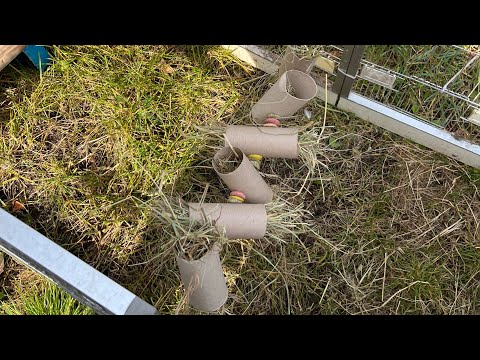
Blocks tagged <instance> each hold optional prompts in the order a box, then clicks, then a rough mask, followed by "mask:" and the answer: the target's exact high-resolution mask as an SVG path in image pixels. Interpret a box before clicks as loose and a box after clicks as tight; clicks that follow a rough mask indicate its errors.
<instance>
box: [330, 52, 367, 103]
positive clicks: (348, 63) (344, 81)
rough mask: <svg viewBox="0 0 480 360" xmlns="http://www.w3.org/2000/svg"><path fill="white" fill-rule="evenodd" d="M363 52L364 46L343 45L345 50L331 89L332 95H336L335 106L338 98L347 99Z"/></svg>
mask: <svg viewBox="0 0 480 360" xmlns="http://www.w3.org/2000/svg"><path fill="white" fill-rule="evenodd" d="M364 50H365V45H345V50H344V52H343V56H342V59H341V60H340V64H339V66H338V70H337V77H336V80H335V83H334V84H333V87H332V91H333V93H335V94H336V95H337V100H336V101H335V105H337V104H338V101H339V100H340V98H347V97H348V95H349V94H350V90H351V89H352V86H353V82H354V81H355V78H356V76H357V72H358V69H359V67H360V61H361V60H362V55H363V51H364Z"/></svg>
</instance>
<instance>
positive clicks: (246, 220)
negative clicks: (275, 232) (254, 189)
mask: <svg viewBox="0 0 480 360" xmlns="http://www.w3.org/2000/svg"><path fill="white" fill-rule="evenodd" d="M188 211H189V217H190V220H191V221H197V222H199V223H202V224H203V223H205V222H207V221H208V222H210V221H211V222H212V223H213V224H214V225H215V227H216V228H217V230H218V231H219V232H223V233H224V234H225V236H226V237H227V238H229V239H262V238H263V237H264V236H265V232H266V231H267V211H266V210H265V205H264V204H229V203H212V204H207V203H189V204H188Z"/></svg>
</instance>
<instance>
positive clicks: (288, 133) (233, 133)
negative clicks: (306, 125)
mask: <svg viewBox="0 0 480 360" xmlns="http://www.w3.org/2000/svg"><path fill="white" fill-rule="evenodd" d="M229 143H230V144H231V145H232V146H235V147H238V148H239V149H241V150H242V151H243V152H244V153H245V154H246V155H247V156H248V155H251V154H258V155H262V156H263V157H269V158H286V159H297V158H298V129H297V128H279V127H264V126H242V125H231V126H229V127H227V130H226V131H225V146H228V144H229Z"/></svg>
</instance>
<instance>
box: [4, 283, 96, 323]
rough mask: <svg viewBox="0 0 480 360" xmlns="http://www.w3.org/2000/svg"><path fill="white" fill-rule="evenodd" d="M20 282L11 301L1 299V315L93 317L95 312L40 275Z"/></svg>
mask: <svg viewBox="0 0 480 360" xmlns="http://www.w3.org/2000/svg"><path fill="white" fill-rule="evenodd" d="M30 275H31V276H30V277H29V278H28V281H27V284H23V283H22V282H21V281H19V282H18V283H17V284H16V287H15V291H14V292H13V294H12V295H11V298H10V299H7V300H6V301H4V299H0V301H2V302H0V315H93V314H94V312H93V311H92V310H91V309H90V308H88V307H86V306H85V305H82V304H81V303H79V302H78V301H77V300H75V299H74V298H72V297H71V296H70V295H69V294H67V293H66V292H65V291H63V290H61V289H60V288H59V287H58V286H56V285H55V284H53V283H51V282H50V281H48V280H46V279H42V278H41V277H40V276H39V275H34V274H30Z"/></svg>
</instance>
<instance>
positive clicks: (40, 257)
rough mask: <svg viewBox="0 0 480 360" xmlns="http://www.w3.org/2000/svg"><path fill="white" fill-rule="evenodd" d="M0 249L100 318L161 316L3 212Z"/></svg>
mask: <svg viewBox="0 0 480 360" xmlns="http://www.w3.org/2000/svg"><path fill="white" fill-rule="evenodd" d="M0 249H3V250H4V251H5V252H6V253H8V254H9V255H11V256H13V257H14V258H16V259H17V260H19V261H20V262H21V263H23V264H25V265H26V266H28V267H29V268H31V269H33V270H34V271H36V272H38V273H40V274H42V275H43V276H45V277H47V278H49V279H51V280H52V281H53V282H55V283H56V284H57V285H58V286H60V287H61V288H62V289H64V290H65V291H67V292H68V293H69V294H70V295H72V296H73V297H74V298H75V299H77V300H78V301H80V302H81V303H83V304H85V305H87V306H90V307H91V308H92V309H93V310H95V312H97V313H98V314H109V315H155V314H157V313H158V312H157V310H156V309H155V307H153V306H152V305H150V304H148V303H147V302H145V301H144V300H142V299H140V298H139V297H138V296H136V295H135V294H133V293H131V292H130V291H128V290H127V289H125V288H124V287H122V286H120V285H119V284H117V283H116V282H115V281H113V280H112V279H110V278H108V277H107V276H105V275H103V274H102V273H101V272H99V271H98V270H96V269H94V268H93V267H91V266H90V265H88V264H87V263H85V262H83V261H82V260H80V259H79V258H77V257H76V256H74V255H73V254H71V253H69V252H68V251H67V250H65V249H64V248H62V247H61V246H59V245H57V244H55V243H54V242H53V241H51V240H50V239H48V238H46V237H45V236H43V235H42V234H40V233H39V232H37V231H35V230H34V229H32V228H31V227H29V226H28V225H26V224H24V223H23V222H21V221H20V220H18V219H17V218H15V217H14V216H12V215H10V214H9V213H7V212H6V211H4V210H2V209H0Z"/></svg>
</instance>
